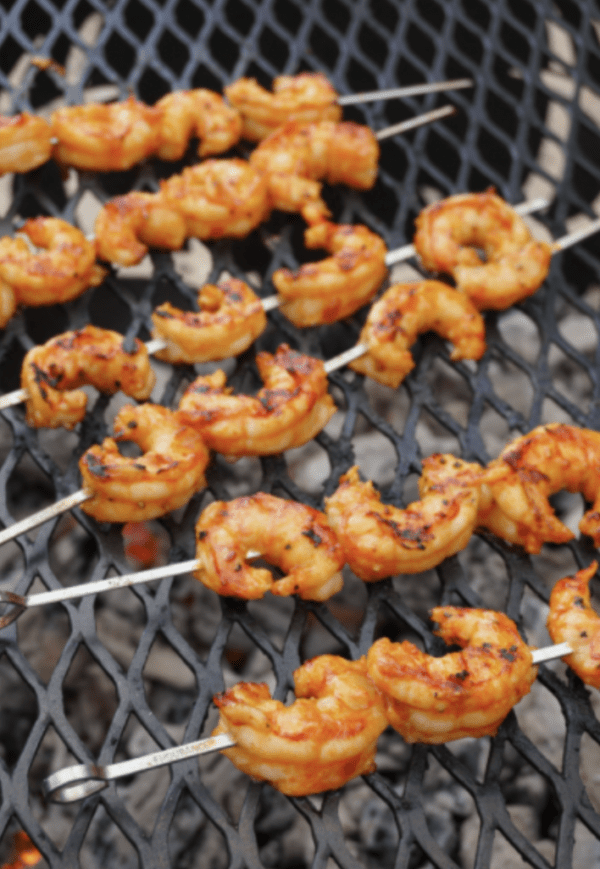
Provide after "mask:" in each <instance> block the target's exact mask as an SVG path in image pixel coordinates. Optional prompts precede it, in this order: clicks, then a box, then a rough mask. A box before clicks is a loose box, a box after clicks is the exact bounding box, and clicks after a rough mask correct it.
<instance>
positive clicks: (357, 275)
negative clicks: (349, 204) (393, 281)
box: [273, 221, 387, 326]
mask: <svg viewBox="0 0 600 869" xmlns="http://www.w3.org/2000/svg"><path fill="white" fill-rule="evenodd" d="M304 239H305V244H306V246H307V247H309V248H324V249H325V250H328V251H330V252H331V254H332V256H330V257H327V258H326V259H324V260H322V261H321V262H317V263H305V264H304V265H302V266H300V268H299V269H298V270H297V271H295V272H292V271H290V270H289V269H277V271H275V272H274V273H273V284H274V285H275V287H276V289H277V291H278V293H279V294H280V295H281V296H282V299H283V304H282V305H281V306H280V310H281V312H282V313H283V314H284V315H285V316H286V317H287V318H288V320H291V322H292V323H294V325H296V326H316V325H318V324H322V323H333V322H335V321H336V320H341V319H343V318H344V317H349V316H350V315H351V314H353V313H354V312H355V311H357V310H358V309H359V308H361V307H362V306H363V305H365V304H366V303H367V302H368V301H369V300H370V299H372V298H373V296H374V295H375V293H376V292H377V290H378V289H379V287H380V286H381V284H382V282H383V281H384V280H385V277H386V275H387V266H386V264H385V255H386V253H387V250H386V247H385V244H384V243H383V240H382V239H381V238H380V237H379V236H378V235H376V234H375V233H374V232H371V231H370V230H369V229H367V227H366V226H361V225H357V226H352V225H338V224H335V223H328V222H327V221H322V222H321V223H317V224H315V225H314V226H310V227H308V229H307V230H306V231H305V233H304Z"/></svg>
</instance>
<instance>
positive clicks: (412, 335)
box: [349, 281, 485, 387]
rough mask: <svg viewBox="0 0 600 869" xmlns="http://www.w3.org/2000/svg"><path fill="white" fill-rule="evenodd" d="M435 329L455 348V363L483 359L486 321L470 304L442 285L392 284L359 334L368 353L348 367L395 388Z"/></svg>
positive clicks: (438, 283)
mask: <svg viewBox="0 0 600 869" xmlns="http://www.w3.org/2000/svg"><path fill="white" fill-rule="evenodd" d="M429 330H433V331H435V332H437V333H438V335H441V336H442V338H445V339H446V340H447V341H450V342H451V343H452V344H454V349H453V350H452V352H451V354H450V358H451V359H481V357H482V356H483V354H484V352H485V323H484V321H483V317H482V316H481V314H480V313H479V311H478V310H477V308H476V307H475V306H474V305H473V303H472V302H471V300H470V299H469V298H468V297H467V296H465V295H463V294H462V293H459V292H457V291H456V290H454V289H453V288H452V287H450V286H448V284H443V283H441V281H417V282H415V283H410V284H394V285H393V286H391V287H390V288H389V289H388V290H387V291H386V292H385V293H384V294H383V295H382V296H381V298H380V299H378V300H377V302H375V304H374V305H373V306H372V307H371V310H370V311H369V315H368V317H367V320H366V322H365V325H364V326H363V329H362V331H361V333H360V337H359V339H358V340H359V343H361V344H365V345H367V347H368V348H369V349H368V352H367V353H365V354H364V355H363V356H361V357H360V358H359V359H355V360H354V361H353V362H350V363H349V364H350V368H353V369H354V370H355V371H359V372H360V373H361V374H366V375H368V376H369V377H371V378H373V380H378V381H379V383H384V384H385V385H386V386H392V387H397V386H399V384H400V383H401V382H402V381H403V380H404V378H405V377H406V375H407V374H408V373H409V371H412V369H413V368H414V365H415V363H414V360H413V358H412V354H411V352H410V347H411V346H412V345H413V344H414V342H415V341H416V339H417V336H418V335H420V334H421V333H422V332H427V331H429Z"/></svg>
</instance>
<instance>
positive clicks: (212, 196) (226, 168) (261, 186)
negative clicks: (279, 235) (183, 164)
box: [160, 159, 271, 239]
mask: <svg viewBox="0 0 600 869" xmlns="http://www.w3.org/2000/svg"><path fill="white" fill-rule="evenodd" d="M160 193H161V197H162V199H163V201H164V203H165V205H166V206H168V207H169V208H173V209H174V210H175V211H176V212H177V213H178V214H180V215H181V216H182V217H183V219H184V221H185V226H186V233H187V235H188V236H190V237H193V238H200V239H211V238H223V237H227V238H243V237H244V236H246V235H248V234H249V233H250V232H251V231H252V230H253V229H255V228H256V227H257V226H258V225H259V224H260V223H262V222H263V220H266V218H267V217H268V216H269V214H270V212H271V203H270V200H269V191H268V187H267V181H266V178H265V177H264V176H263V175H262V173H260V172H257V170H256V169H254V168H253V167H252V166H251V165H250V164H249V163H248V162H247V161H246V160H239V159H231V160H205V161H204V162H203V163H199V164H198V165H197V166H188V167H187V168H186V169H184V170H183V172H182V173H181V174H180V175H174V176H173V177H172V178H168V179H167V180H166V181H162V182H161V188H160Z"/></svg>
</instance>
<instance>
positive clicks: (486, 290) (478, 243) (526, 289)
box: [414, 190, 552, 311]
mask: <svg viewBox="0 0 600 869" xmlns="http://www.w3.org/2000/svg"><path fill="white" fill-rule="evenodd" d="M416 227H417V231H416V234H415V237H414V244H415V247H416V249H417V252H418V254H419V257H420V258H421V262H422V264H423V266H424V267H425V268H426V269H428V270H430V271H433V272H443V273H445V274H450V275H452V277H453V278H454V280H455V282H456V288H457V289H458V290H460V292H462V293H465V294H466V295H467V296H468V297H469V298H470V299H471V301H472V302H473V304H474V305H475V307H476V308H478V310H480V311H481V310H484V309H490V308H492V309H495V310H504V309H505V308H509V307H510V306H511V305H514V304H515V303H516V302H518V301H520V300H521V299H524V298H526V297H527V296H530V295H532V294H533V293H534V292H535V291H536V290H537V289H538V287H539V286H540V284H541V283H542V282H543V281H544V279H545V277H546V275H547V273H548V269H549V267H550V258H551V256H552V245H550V244H546V243H545V242H541V241H535V240H534V239H533V238H532V236H531V233H530V231H529V228H528V226H527V224H526V223H525V221H524V220H523V218H522V217H520V216H519V215H518V214H517V212H516V211H515V210H514V209H513V208H511V207H510V205H508V204H507V203H506V202H505V201H504V200H503V199H501V198H500V197H499V196H497V195H496V194H495V193H494V191H493V190H487V191H485V192H484V193H465V194H461V195H458V196H450V197H448V198H447V199H444V200H442V201H441V202H436V203H434V204H433V205H430V206H428V207H427V208H425V209H424V210H423V211H422V212H421V213H420V214H419V216H418V218H417V220H416ZM476 248H480V249H482V250H483V251H484V253H485V259H482V258H481V257H480V255H479V253H478V252H477V250H476Z"/></svg>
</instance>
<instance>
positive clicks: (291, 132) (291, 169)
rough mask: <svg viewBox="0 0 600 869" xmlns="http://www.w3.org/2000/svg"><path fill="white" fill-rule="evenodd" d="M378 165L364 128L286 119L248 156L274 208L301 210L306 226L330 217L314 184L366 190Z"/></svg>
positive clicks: (374, 142)
mask: <svg viewBox="0 0 600 869" xmlns="http://www.w3.org/2000/svg"><path fill="white" fill-rule="evenodd" d="M378 161H379V144H378V142H377V139H376V138H375V136H374V135H373V133H372V132H371V130H369V128H368V127H364V126H362V125H360V124H354V123H352V122H342V123H335V122H334V121H318V122H315V123H311V124H298V123H296V122H295V121H290V122H289V123H287V124H285V125H284V126H283V127H281V128H280V129H278V130H276V131H275V132H274V133H272V134H271V135H270V136H269V137H268V138H267V139H264V141H262V142H261V143H260V145H258V147H257V148H256V149H255V150H254V151H253V152H252V154H251V155H250V163H251V165H252V166H254V168H255V169H257V170H258V171H259V172H261V173H263V174H264V175H265V177H266V178H267V179H268V185H269V193H270V197H271V201H272V204H273V207H274V208H278V209H280V210H282V211H291V212H300V213H301V214H302V216H303V217H304V218H305V220H306V221H307V222H308V223H316V222H318V221H319V220H324V219H325V218H327V217H329V210H328V208H327V206H326V205H325V203H324V201H323V200H322V199H321V185H320V184H319V183H318V182H319V181H326V182H327V183H328V184H347V185H348V186H349V187H354V188H356V189H357V190H370V189H371V187H372V186H373V185H374V183H375V179H376V177H377V165H378Z"/></svg>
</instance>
